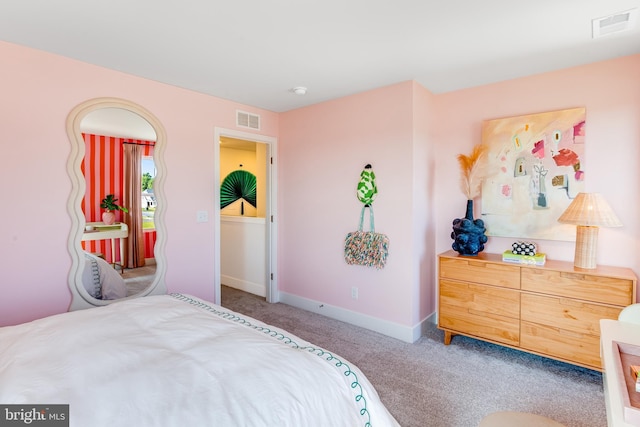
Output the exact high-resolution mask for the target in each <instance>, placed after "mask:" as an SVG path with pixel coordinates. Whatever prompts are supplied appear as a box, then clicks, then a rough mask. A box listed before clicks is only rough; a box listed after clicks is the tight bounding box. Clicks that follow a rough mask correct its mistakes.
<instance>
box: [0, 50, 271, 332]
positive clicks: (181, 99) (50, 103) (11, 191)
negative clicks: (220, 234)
mask: <svg viewBox="0 0 640 427" xmlns="http://www.w3.org/2000/svg"><path fill="white" fill-rule="evenodd" d="M0 57H2V67H0V93H2V97H0V132H1V133H2V138H1V139H0V141H1V142H0V144H1V150H0V153H2V154H1V157H0V164H1V166H0V181H1V182H2V183H3V184H2V186H0V196H1V199H2V202H3V206H4V208H3V211H2V222H1V224H2V225H0V227H1V228H0V267H1V268H0V270H1V271H2V278H1V279H0V291H1V292H2V297H1V298H0V325H9V324H15V323H19V322H23V321H28V320H32V319H35V318H38V317H43V316H47V315H50V314H55V313H61V312H64V311H66V310H67V309H68V307H69V303H70V301H71V294H70V291H69V289H68V285H67V275H68V274H69V269H70V267H71V257H70V255H69V254H68V252H67V249H66V248H67V239H68V236H69V230H70V227H71V219H70V217H69V215H68V214H67V199H68V197H69V193H70V191H71V180H70V179H69V177H68V176H67V172H66V164H67V158H68V156H69V153H70V147H71V144H70V142H69V139H68V137H67V134H66V130H65V123H66V119H67V115H68V114H69V112H70V111H71V110H72V109H73V108H74V107H75V106H77V105H78V104H80V103H81V102H83V101H85V100H87V99H91V98H96V97H102V96H109V97H117V98H124V99H128V100H130V101H133V102H135V103H137V104H139V105H141V106H143V107H145V108H146V109H148V110H149V111H151V112H152V113H153V114H154V115H155V116H156V117H158V119H159V120H160V122H162V124H163V125H164V127H165V129H166V132H167V147H166V151H165V160H166V164H167V179H166V186H165V192H166V197H167V210H166V226H167V229H168V236H167V244H166V256H167V274H166V281H167V286H168V288H169V291H170V292H176V291H179V292H185V293H190V294H193V295H196V296H200V297H202V298H206V299H209V300H213V299H214V268H213V263H214V234H213V233H214V232H213V223H212V222H208V223H197V222H196V212H197V211H199V210H206V211H209V218H213V209H214V203H213V198H214V188H213V187H214V169H213V168H214V147H215V145H214V128H215V127H216V126H218V127H223V128H229V129H233V128H235V111H236V109H240V110H243V111H248V112H251V113H256V114H260V115H261V118H262V120H261V126H262V130H261V134H264V135H270V136H277V131H278V115H277V114H275V113H272V112H269V111H265V110H260V109H256V108H253V107H250V106H246V105H241V104H237V103H233V102H230V101H226V100H222V99H219V98H214V97H211V96H205V95H202V94H198V93H195V92H191V91H188V90H184V89H180V88H177V87H173V86H169V85H164V84H160V83H157V82H154V81H150V80H145V79H141V78H138V77H134V76H131V75H126V74H122V73H119V72H115V71H111V70H107V69H104V68H101V67H96V66H92V65H88V64H85V63H81V62H78V61H74V60H71V59H67V58H63V57H60V56H56V55H52V54H48V53H43V52H40V51H37V50H32V49H27V48H23V47H20V46H17V45H13V44H9V43H5V42H0ZM243 131H246V130H244V129H243ZM36 243H37V244H36Z"/></svg>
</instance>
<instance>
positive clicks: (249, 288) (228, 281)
mask: <svg viewBox="0 0 640 427" xmlns="http://www.w3.org/2000/svg"><path fill="white" fill-rule="evenodd" d="M220 282H221V283H222V284H223V285H225V286H229V287H230V288H235V289H239V290H241V291H244V292H249V293H250V294H254V295H258V296H261V297H266V296H267V288H266V287H265V286H264V285H261V284H259V283H253V282H249V281H247V280H243V279H238V278H237V277H231V276H226V275H224V274H222V275H220Z"/></svg>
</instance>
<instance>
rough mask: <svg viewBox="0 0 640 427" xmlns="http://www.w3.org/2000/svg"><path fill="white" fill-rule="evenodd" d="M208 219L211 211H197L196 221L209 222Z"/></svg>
mask: <svg viewBox="0 0 640 427" xmlns="http://www.w3.org/2000/svg"><path fill="white" fill-rule="evenodd" d="M208 221H209V212H207V211H198V212H196V222H208Z"/></svg>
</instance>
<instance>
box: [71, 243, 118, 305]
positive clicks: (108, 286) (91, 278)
mask: <svg viewBox="0 0 640 427" xmlns="http://www.w3.org/2000/svg"><path fill="white" fill-rule="evenodd" d="M85 259H86V262H85V269H84V272H83V275H82V277H83V283H84V288H85V289H86V290H87V292H88V293H89V295H91V296H92V297H94V298H97V299H109V300H111V299H119V298H124V297H126V296H127V286H126V284H125V283H124V279H123V278H122V276H121V275H120V273H118V272H117V271H116V270H115V269H114V268H113V267H111V265H110V264H109V263H107V262H106V261H105V260H103V259H102V258H98V257H97V256H95V255H92V254H90V253H88V252H85Z"/></svg>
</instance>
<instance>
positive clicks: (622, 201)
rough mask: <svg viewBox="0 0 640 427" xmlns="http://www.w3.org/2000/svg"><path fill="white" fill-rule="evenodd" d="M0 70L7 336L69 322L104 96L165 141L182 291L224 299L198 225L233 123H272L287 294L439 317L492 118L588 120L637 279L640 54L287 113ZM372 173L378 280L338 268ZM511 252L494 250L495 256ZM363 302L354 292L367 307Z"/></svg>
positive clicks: (621, 250) (610, 253) (411, 322)
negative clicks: (485, 124) (152, 122)
mask: <svg viewBox="0 0 640 427" xmlns="http://www.w3.org/2000/svg"><path fill="white" fill-rule="evenodd" d="M0 56H1V57H2V58H3V67H1V68H0V90H1V93H2V94H3V96H2V98H0V132H2V138H1V142H0V144H2V150H1V151H0V152H1V153H2V157H1V160H0V164H1V166H0V180H1V181H2V182H3V183H4V184H3V185H2V186H1V187H0V188H1V190H0V196H2V200H3V205H4V209H3V211H2V212H3V213H2V219H3V220H2V222H1V224H2V225H1V226H0V227H1V228H0V260H1V261H0V263H1V264H0V267H2V274H3V276H2V279H1V280H0V291H2V295H3V297H2V298H0V325H8V324H14V323H18V322H22V321H27V320H31V319H34V318H38V317H42V316H46V315H49V314H54V313H60V312H64V311H66V310H67V308H68V306H69V302H70V293H69V290H68V288H67V275H68V272H69V268H70V265H71V259H70V256H69V254H68V253H67V251H66V247H67V238H68V234H69V228H70V226H71V220H70V218H69V216H68V214H67V210H66V204H67V198H68V195H69V192H70V189H71V182H70V179H69V178H68V176H67V173H66V162H67V158H68V156H69V151H70V143H69V141H68V138H67V135H66V132H65V121H66V117H67V114H68V113H69V112H70V111H71V109H72V108H74V107H75V106H76V105H78V104H79V103H81V102H83V101H85V100H87V99H90V98H95V97H100V96H111V97H120V98H125V99H128V100H131V101H133V102H136V103H138V104H140V105H142V106H143V107H145V108H147V109H148V110H150V111H151V112H152V113H153V114H154V115H156V116H157V117H158V118H159V120H160V121H161V122H162V123H163V125H164V126H165V129H166V131H167V137H168V142H167V148H166V152H165V159H166V163H167V179H166V189H165V190H166V191H165V192H166V196H167V201H166V202H167V211H166V225H167V229H168V236H167V248H166V249H167V253H166V255H167V277H166V279H167V284H168V288H169V291H170V292H174V291H179V292H185V293H191V294H194V295H196V296H199V297H202V298H205V299H209V300H213V298H214V289H213V286H214V273H215V272H214V267H213V260H214V257H215V253H214V237H215V236H214V235H213V224H212V223H211V222H209V223H197V222H196V212H197V211H198V210H207V211H209V213H210V215H209V217H210V218H212V217H213V214H212V212H213V209H214V208H215V207H214V206H213V195H214V190H215V189H214V188H213V185H214V184H213V183H214V176H213V172H214V171H213V165H214V143H213V139H214V128H215V127H216V126H218V127H224V128H229V129H233V128H235V120H234V119H235V110H236V109H241V110H243V111H250V112H255V113H257V114H260V115H261V116H262V120H261V124H262V126H263V129H262V131H261V132H260V133H261V134H264V135H269V136H275V137H278V138H279V140H278V163H277V164H278V179H279V182H278V195H279V201H278V213H279V221H278V227H279V234H278V246H279V253H278V262H279V266H278V276H279V284H280V287H281V289H282V290H283V291H286V292H289V293H292V294H295V295H298V296H301V297H304V298H309V299H312V300H317V301H320V302H325V303H328V304H333V305H336V306H339V307H342V308H344V309H348V310H353V311H356V312H359V313H362V314H368V315H371V316H373V317H376V318H381V319H384V320H387V321H389V322H396V323H398V324H401V325H405V326H415V325H416V324H417V323H418V322H419V321H421V320H422V319H423V318H425V317H426V316H428V315H429V314H430V313H431V312H433V309H434V307H435V286H436V285H435V283H436V281H435V268H434V265H435V256H436V254H437V253H439V252H441V251H444V250H447V249H448V248H449V247H450V244H451V239H450V237H449V234H450V227H451V220H452V219H453V218H455V217H459V216H461V215H462V213H463V210H464V203H465V199H464V197H463V196H462V195H461V193H460V191H459V189H458V177H459V174H458V165H457V162H456V156H457V154H459V153H461V152H468V151H469V150H470V148H471V147H472V146H473V145H474V144H476V143H478V142H479V138H480V125H481V122H482V120H484V119H490V118H496V117H504V116H512V115H519V114H525V113H531V112H540V111H548V110H555V109H561V108H568V107H574V106H582V105H584V106H585V107H586V109H587V135H588V136H587V162H588V164H587V165H586V166H587V170H589V171H592V172H591V175H590V176H588V177H587V179H588V181H587V188H588V190H589V191H599V192H602V193H603V194H604V195H605V196H606V198H607V199H608V200H609V202H610V203H611V205H612V207H613V209H614V210H615V211H616V212H617V213H618V215H619V216H620V219H621V220H622V222H623V223H624V224H625V226H624V227H623V228H619V229H603V230H601V232H600V253H599V262H600V263H602V264H613V265H623V266H629V267H632V268H634V270H635V271H636V272H638V271H640V265H638V264H639V263H640V257H638V256H637V254H638V249H640V248H638V235H639V233H638V232H639V230H638V225H636V222H635V220H636V218H637V217H638V201H637V194H638V185H639V184H638V182H639V179H638V169H637V160H638V158H640V157H639V154H640V153H639V150H640V77H638V76H640V55H635V56H631V57H627V58H621V59H618V60H612V61H606V62H602V63H596V64H591V65H586V66H582V67H577V68H572V69H568V70H564V71H559V72H555V73H548V74H543V75H539V76H534V77H529V78H525V79H517V80H511V81H506V82H502V83H498V84H494V85H488V86H483V87H478V88H474V89H468V90H463V91H458V92H453V93H448V94H442V95H433V94H431V93H429V92H428V91H427V90H425V89H423V88H421V87H420V86H419V85H417V84H416V83H414V82H405V83H400V84H397V85H393V86H389V87H385V88H380V89H377V90H373V91H370V92H366V93H362V94H358V95H353V96H350V97H345V98H342V99H339V100H334V101H329V102H325V103H322V104H318V105H315V106H312V107H307V108H303V109H299V110H295V111H291V112H288V113H283V114H275V113H271V112H268V111H264V110H259V109H255V108H251V107H248V106H245V105H239V104H236V103H232V102H229V101H226V100H222V99H218V98H214V97H210V96H205V95H201V94H198V93H195V92H191V91H187V90H184V89H180V88H176V87H173V86H168V85H163V84H160V83H157V82H153V81H149V80H145V79H141V78H137V77H134V76H130V75H125V74H122V73H118V72H115V71H111V70H106V69H104V68H100V67H95V66H91V65H88V64H84V63H80V62H77V61H74V60H70V59H66V58H62V57H59V56H56V55H51V54H47V53H42V52H38V51H35V50H31V49H26V48H22V47H18V46H16V45H12V44H8V43H4V42H0ZM34 123H37V125H34ZM366 163H371V164H372V165H373V167H374V170H375V172H376V174H377V176H378V185H379V189H380V193H379V196H378V199H377V200H376V202H375V204H374V207H375V213H376V229H377V230H378V231H380V232H384V233H386V234H388V235H389V237H390V239H391V243H390V257H389V261H388V264H387V267H386V268H385V269H384V270H382V271H376V270H371V269H366V268H358V267H354V266H348V265H346V264H345V263H344V261H343V259H342V250H343V247H342V246H343V240H344V236H345V234H346V233H347V232H349V231H352V230H354V229H355V228H356V227H357V222H358V215H359V209H360V205H359V202H358V201H357V199H356V197H355V195H354V193H355V185H356V182H357V179H358V176H359V173H360V171H361V169H362V167H363V166H364V165H365V164H366ZM25 171H26V173H25ZM43 236H44V237H46V238H43ZM510 240H511V239H499V238H491V240H490V242H489V245H488V247H487V251H488V252H500V251H502V250H503V249H504V247H505V245H507V244H508V243H510ZM36 242H37V244H36ZM540 245H541V247H542V248H544V249H545V251H546V252H547V253H548V255H549V256H550V257H552V258H555V259H565V260H571V259H572V258H573V247H574V246H573V243H571V242H551V241H549V242H540ZM44 254H46V255H44ZM34 266H37V268H36V267H34ZM351 286H358V287H359V295H360V296H359V299H358V300H352V299H351V296H350V289H351Z"/></svg>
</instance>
